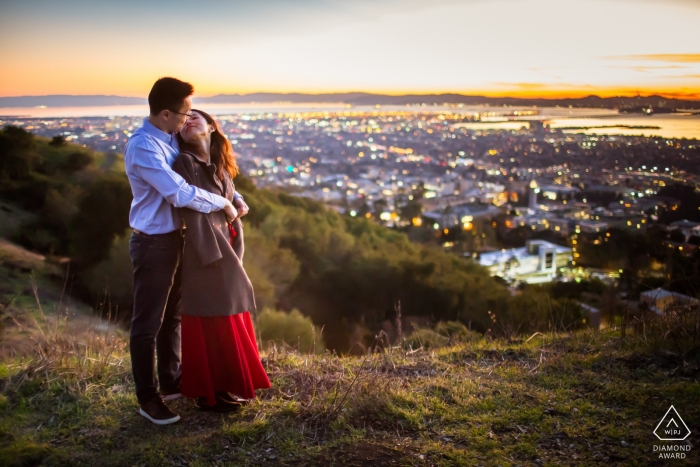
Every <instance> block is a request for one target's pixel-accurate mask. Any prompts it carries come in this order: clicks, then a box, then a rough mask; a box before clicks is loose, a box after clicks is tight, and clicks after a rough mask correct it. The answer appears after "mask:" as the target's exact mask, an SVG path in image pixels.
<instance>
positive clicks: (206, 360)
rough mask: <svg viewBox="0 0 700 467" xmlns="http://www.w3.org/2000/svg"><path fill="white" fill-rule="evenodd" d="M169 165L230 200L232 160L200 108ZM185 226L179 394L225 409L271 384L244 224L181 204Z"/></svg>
mask: <svg viewBox="0 0 700 467" xmlns="http://www.w3.org/2000/svg"><path fill="white" fill-rule="evenodd" d="M178 142H179V144H180V150H181V153H180V155H179V156H178V158H177V160H176V161H175V164H174V165H173V169H174V170H175V171H176V172H177V173H178V174H180V175H181V176H182V177H183V178H184V179H185V180H186V181H187V183H189V184H191V185H194V186H197V187H199V188H202V189H204V190H207V191H210V192H212V193H215V194H218V195H221V196H223V197H225V198H227V199H228V200H229V201H233V195H234V185H233V181H232V180H233V178H234V177H235V176H236V174H237V173H238V167H237V166H236V160H235V157H234V154H233V149H232V148H231V143H229V141H228V139H226V136H224V134H223V133H222V132H221V129H220V128H219V126H218V124H217V123H216V121H215V120H214V119H213V118H212V117H211V116H210V115H208V114H207V113H205V112H202V111H201V110H192V114H191V116H190V117H189V118H188V119H187V122H186V123H185V124H184V125H183V127H182V128H181V129H180V133H178ZM178 211H179V213H180V216H181V217H182V220H183V222H184V225H185V246H184V251H183V256H182V302H181V310H182V383H181V386H182V394H183V395H184V396H187V397H197V398H198V402H197V404H198V406H199V408H200V409H201V410H205V411H216V412H227V411H231V410H235V409H236V408H238V407H239V406H240V403H239V402H240V401H244V400H246V399H251V398H254V397H255V389H260V388H269V387H270V380H269V379H268V377H267V374H266V373H265V370H264V369H263V367H262V363H261V362H260V355H259V354H258V346H257V342H256V340H255V332H254V330H253V323H252V321H251V319H250V311H251V310H253V309H254V308H255V299H254V297H253V286H252V284H251V283H250V280H249V279H248V275H247V274H246V272H245V270H244V269H243V226H242V224H241V220H240V219H239V218H236V219H235V220H234V221H233V222H232V223H228V222H227V219H226V215H225V214H224V212H223V211H216V212H210V213H208V214H203V213H200V212H197V211H194V210H192V209H188V208H180V209H178Z"/></svg>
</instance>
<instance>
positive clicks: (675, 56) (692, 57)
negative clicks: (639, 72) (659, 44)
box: [605, 54, 700, 63]
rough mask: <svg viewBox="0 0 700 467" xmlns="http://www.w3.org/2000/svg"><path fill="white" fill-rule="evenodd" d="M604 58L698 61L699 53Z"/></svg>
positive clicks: (671, 61)
mask: <svg viewBox="0 0 700 467" xmlns="http://www.w3.org/2000/svg"><path fill="white" fill-rule="evenodd" d="M605 59H606V60H637V61H647V62H669V63H700V54H639V55H612V56H608V57H605Z"/></svg>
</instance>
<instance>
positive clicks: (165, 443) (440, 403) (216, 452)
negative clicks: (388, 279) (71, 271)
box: [0, 319, 700, 466]
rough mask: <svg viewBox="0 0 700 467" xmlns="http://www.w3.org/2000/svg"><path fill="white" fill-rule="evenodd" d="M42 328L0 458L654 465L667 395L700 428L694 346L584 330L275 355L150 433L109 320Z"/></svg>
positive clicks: (0, 432)
mask: <svg viewBox="0 0 700 467" xmlns="http://www.w3.org/2000/svg"><path fill="white" fill-rule="evenodd" d="M51 324H52V323H51V321H50V320H49V319H47V320H46V321H42V319H38V320H37V321H36V326H38V327H39V328H41V329H42V332H41V333H39V334H38V335H40V336H41V338H40V340H38V342H37V347H36V351H35V353H34V354H33V355H32V356H31V357H25V358H20V357H16V358H14V359H10V360H9V361H6V362H5V363H3V364H2V365H0V440H2V441H3V443H2V444H3V446H4V447H2V448H0V464H2V465H15V466H18V465H98V464H99V465H102V466H111V465H114V466H122V465H183V466H184V465H188V466H196V465H221V464H229V465H319V466H325V465H343V466H345V465H347V466H370V465H371V466H374V465H420V466H428V465H436V466H437V465H440V466H452V465H504V466H505V465H608V464H610V463H617V464H622V465H648V464H649V463H653V461H654V454H653V452H652V445H653V443H654V438H653V437H652V434H651V433H652V429H653V427H654V425H655V423H657V422H658V420H657V419H658V418H660V417H661V416H662V415H663V414H664V413H665V411H666V409H667V408H668V406H669V405H670V404H674V405H675V406H676V408H678V410H679V411H680V412H681V414H682V416H683V417H684V420H685V421H686V423H687V424H688V425H689V426H690V427H691V430H693V427H698V426H700V408H698V406H697V400H700V386H698V383H697V378H698V376H699V375H700V372H699V370H698V368H699V362H700V352H698V351H697V347H692V346H690V347H688V348H687V349H686V351H685V352H680V351H678V350H669V349H668V348H666V347H664V345H663V342H662V344H659V345H653V346H651V345H650V343H649V336H648V335H646V336H643V335H636V334H629V333H628V334H627V335H626V337H625V338H624V339H622V338H621V337H620V334H619V332H608V333H597V332H592V331H582V332H578V333H570V334H538V335H534V336H532V337H531V338H529V339H528V338H527V337H525V338H518V339H511V340H507V341H506V340H500V341H487V340H480V341H472V342H468V343H463V344H459V345H455V346H451V347H447V348H441V349H435V350H427V349H421V348H419V349H415V350H406V349H403V348H401V347H387V348H386V349H384V350H381V351H378V352H376V353H368V354H367V355H366V356H364V357H361V358H357V357H339V356H335V355H332V354H330V353H326V354H323V355H303V354H299V353H297V352H295V351H292V350H289V349H285V348H281V349H277V348H273V349H271V350H270V351H269V352H267V353H266V354H265V355H264V364H265V366H266V368H267V371H268V373H269V375H270V378H271V380H272V383H273V387H272V389H270V390H266V391H261V392H260V393H259V398H258V399H256V400H255V401H253V402H252V403H251V404H249V405H247V406H246V407H245V408H244V409H243V410H241V411H240V412H239V413H236V414H231V415H225V416H222V415H212V414H205V413H200V412H198V411H196V410H195V408H194V407H193V404H192V402H191V401H187V400H180V401H177V402H176V403H174V404H173V407H174V409H175V410H177V411H178V412H179V413H180V414H181V415H182V416H183V420H182V422H180V423H178V424H176V425H174V426H170V427H156V426H153V425H151V424H149V423H148V422H147V421H145V420H144V419H143V418H141V417H139V416H138V415H137V414H136V401H135V397H134V395H133V389H132V379H131V374H130V364H129V355H128V353H127V346H126V341H125V340H124V339H123V338H122V337H121V336H120V335H119V332H118V331H117V330H116V329H115V328H114V327H109V328H108V329H105V330H103V331H98V330H95V329H94V328H92V329H91V330H90V331H89V332H88V333H86V334H83V335H82V336H79V337H76V336H72V335H67V334H66V333H65V332H64V329H66V328H65V326H54V327H52V326H51ZM645 339H646V340H645ZM674 344H675V343H674ZM695 431H696V433H694V434H693V435H691V437H690V438H689V440H690V442H691V443H694V444H695V445H697V442H698V440H699V437H698V435H697V428H696V429H695ZM697 461H698V456H697V451H695V450H692V451H691V452H690V453H689V459H688V460H687V461H686V462H687V463H688V465H690V464H691V463H692V462H697Z"/></svg>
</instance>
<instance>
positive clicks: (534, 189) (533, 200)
mask: <svg viewBox="0 0 700 467" xmlns="http://www.w3.org/2000/svg"><path fill="white" fill-rule="evenodd" d="M539 192H540V189H539V187H538V186H537V182H536V181H534V180H533V181H531V182H530V199H529V203H528V207H529V208H530V209H532V210H533V211H535V210H537V193H539Z"/></svg>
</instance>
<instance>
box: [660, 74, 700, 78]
mask: <svg viewBox="0 0 700 467" xmlns="http://www.w3.org/2000/svg"><path fill="white" fill-rule="evenodd" d="M667 78H682V79H700V75H676V76H667Z"/></svg>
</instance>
